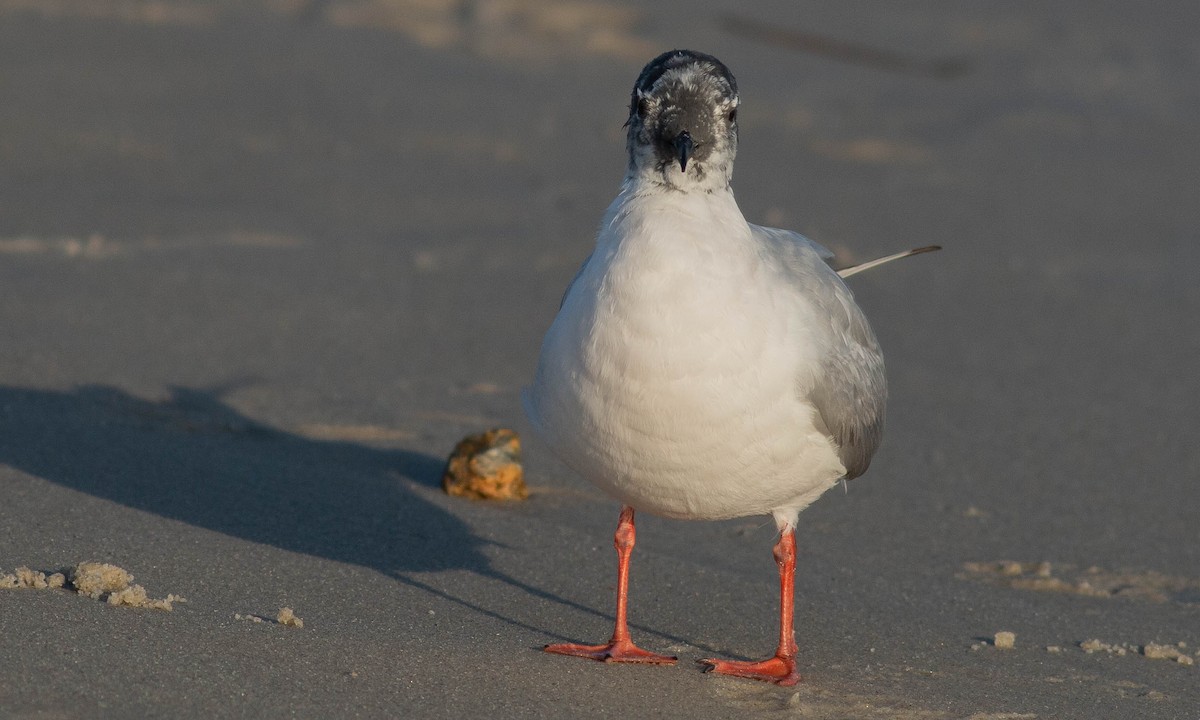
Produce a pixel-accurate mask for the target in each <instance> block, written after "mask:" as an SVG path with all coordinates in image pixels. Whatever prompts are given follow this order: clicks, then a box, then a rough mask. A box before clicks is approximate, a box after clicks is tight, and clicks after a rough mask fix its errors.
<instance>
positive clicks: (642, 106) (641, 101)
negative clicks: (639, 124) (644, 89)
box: [637, 98, 650, 120]
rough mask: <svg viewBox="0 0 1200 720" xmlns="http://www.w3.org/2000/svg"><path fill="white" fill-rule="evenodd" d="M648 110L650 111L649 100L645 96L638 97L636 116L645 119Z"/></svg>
mask: <svg viewBox="0 0 1200 720" xmlns="http://www.w3.org/2000/svg"><path fill="white" fill-rule="evenodd" d="M648 112H650V101H649V100H647V99H646V98H638V104H637V116H638V117H640V118H642V119H643V120H645V119H646V113H648Z"/></svg>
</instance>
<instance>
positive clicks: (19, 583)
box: [0, 562, 187, 611]
mask: <svg viewBox="0 0 1200 720" xmlns="http://www.w3.org/2000/svg"><path fill="white" fill-rule="evenodd" d="M0 588H8V589H17V588H28V589H34V590H46V589H51V588H65V589H68V590H74V591H75V592H76V593H78V594H80V595H83V596H85V597H89V598H91V599H93V600H101V601H103V602H106V603H108V604H109V605H112V606H124V607H133V608H150V609H152V610H166V611H170V610H172V609H174V604H175V603H179V602H187V600H186V599H185V598H182V597H180V596H178V595H175V594H174V593H171V594H168V595H167V596H166V597H165V598H162V599H159V600H155V599H152V598H151V597H150V596H149V595H147V594H146V589H145V588H144V587H142V586H141V585H137V584H134V582H133V575H131V574H130V573H129V571H127V570H125V569H124V568H120V567H117V566H116V565H109V564H107V563H97V562H81V563H78V564H77V565H75V566H73V567H71V568H68V569H66V570H64V571H63V572H53V573H50V574H47V573H44V572H38V571H34V570H30V569H29V568H27V567H24V566H22V567H19V568H17V569H16V571H14V572H13V573H9V574H6V575H2V576H0Z"/></svg>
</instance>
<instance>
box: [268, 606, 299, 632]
mask: <svg viewBox="0 0 1200 720" xmlns="http://www.w3.org/2000/svg"><path fill="white" fill-rule="evenodd" d="M275 622H277V623H279V624H280V625H285V626H287V627H294V628H302V627H304V621H303V620H301V619H300V618H298V617H296V613H294V612H292V609H291V608H290V607H285V608H280V610H279V614H278V615H276V616H275Z"/></svg>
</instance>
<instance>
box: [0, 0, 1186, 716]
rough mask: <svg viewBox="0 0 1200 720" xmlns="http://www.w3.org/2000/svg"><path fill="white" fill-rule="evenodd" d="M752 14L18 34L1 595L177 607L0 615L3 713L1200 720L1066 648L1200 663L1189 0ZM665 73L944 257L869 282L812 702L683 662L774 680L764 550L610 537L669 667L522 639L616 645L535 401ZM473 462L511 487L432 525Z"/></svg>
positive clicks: (1, 163) (788, 215)
mask: <svg viewBox="0 0 1200 720" xmlns="http://www.w3.org/2000/svg"><path fill="white" fill-rule="evenodd" d="M733 6H735V4H733V3H728V4H721V3H716V2H699V3H685V2H682V0H668V1H667V2H663V3H658V4H655V5H653V6H647V7H642V6H640V5H634V4H632V3H630V4H625V3H623V2H620V1H619V0H605V1H604V2H599V3H584V2H577V1H575V0H569V1H566V2H562V3H546V4H544V5H543V4H541V3H535V2H532V0H505V1H504V2H501V1H500V0H491V1H488V0H477V1H476V2H466V3H456V2H450V0H445V2H438V1H437V0H426V1H423V2H416V1H415V0H391V1H388V0H324V1H321V0H308V1H306V0H293V1H289V0H247V1H246V2H225V1H220V0H190V1H185V0H155V1H151V0H55V1H54V2H27V1H23V0H0V574H4V573H11V572H12V571H13V570H14V569H15V568H17V567H18V566H27V567H29V568H32V569H34V570H37V571H42V572H46V573H50V572H51V571H56V570H59V569H62V568H65V567H70V566H74V565H75V564H76V563H79V562H81V561H96V562H103V563H112V564H114V565H117V566H120V567H122V568H125V569H126V570H128V571H129V572H130V573H132V574H133V575H135V576H136V578H137V582H138V583H140V584H142V585H144V587H145V588H146V590H147V592H149V593H150V595H151V596H152V597H155V598H158V597H165V596H167V595H168V593H171V594H177V595H179V596H183V597H186V598H187V599H188V602H187V603H184V604H180V605H177V606H176V607H175V608H174V609H173V610H172V611H171V612H160V611H156V610H146V609H136V608H127V607H116V606H110V605H108V604H105V603H104V602H97V601H95V600H92V599H90V598H87V597H82V596H80V595H77V594H75V593H73V592H70V591H68V590H63V589H54V588H49V589H43V590H34V589H0V640H2V645H3V648H4V652H3V653H0V717H4V718H39V719H41V718H47V719H48V718H109V717H113V718H117V717H120V718H129V717H148V718H212V717H222V718H225V717H232V718H237V717H246V718H260V717H261V718H274V717H299V718H329V717H363V718H377V717H431V718H439V717H455V718H457V717H623V718H630V717H645V718H657V717H662V718H676V717H679V718H682V717H687V718H701V719H703V718H738V717H750V716H754V717H805V718H830V719H833V718H903V719H908V718H920V719H922V720H924V719H927V718H932V719H942V718H975V719H976V720H984V719H991V720H999V719H1001V718H1010V719H1012V718H1172V719H1174V718H1185V719H1195V718H1198V717H1200V711H1198V710H1197V708H1200V663H1197V664H1196V665H1192V666H1187V665H1185V664H1183V663H1181V662H1178V661H1175V660H1171V659H1165V658H1157V659H1156V658H1151V657H1147V656H1145V655H1143V654H1141V653H1140V652H1137V651H1133V652H1126V653H1124V654H1118V653H1116V652H1107V651H1093V652H1091V653H1088V652H1085V651H1084V650H1083V649H1082V648H1081V647H1080V644H1081V643H1085V642H1086V641H1089V640H1098V641H1100V643H1102V644H1107V645H1108V646H1110V647H1133V648H1137V647H1140V646H1143V645H1147V644H1150V643H1154V644H1157V645H1161V646H1174V647H1177V648H1178V647H1179V646H1178V645H1177V644H1178V643H1180V642H1183V643H1185V644H1186V645H1185V646H1184V648H1183V649H1182V652H1183V653H1186V654H1190V655H1195V654H1196V653H1197V651H1200V519H1198V518H1200V499H1198V498H1200V486H1198V485H1197V479H1198V478H1200V445H1198V444H1197V442H1196V434H1197V429H1198V428H1200V415H1198V414H1197V410H1196V403H1195V400H1196V398H1197V397H1200V373H1197V372H1196V368H1197V362H1198V360H1197V358H1200V319H1198V318H1200V283H1198V282H1197V280H1196V268H1197V267H1198V266H1200V242H1198V241H1200V195H1198V192H1197V188H1198V187H1200V133H1197V132H1196V128H1197V120H1196V119H1197V118H1198V117H1200V83H1197V82H1196V78H1197V77H1200V42H1198V40H1197V33H1196V28H1197V27H1200V5H1197V4H1196V3H1195V2H1194V0H1186V1H1185V0H1178V1H1175V0H1164V1H1163V2H1156V3H1153V4H1136V3H1128V2H1115V1H1095V0H1092V1H1088V2H1084V1H1083V0H1059V1H1056V2H1010V3H983V2H960V1H958V0H954V1H950V0H945V1H939V2H924V3H918V2H907V1H906V2H890V3H867V2H846V3H834V2H828V3H814V2H783V1H782V0H778V1H777V0H761V1H759V2H752V3H747V4H740V5H737V7H738V8H739V9H737V10H736V11H734V10H730V9H729V7H733ZM673 46H682V47H692V48H695V49H699V50H704V51H707V52H711V53H713V54H715V55H717V56H718V57H720V58H722V59H723V60H725V61H726V63H727V64H728V65H729V66H730V67H731V68H732V69H733V71H734V73H735V74H736V75H737V77H738V80H739V85H740V88H741V93H742V100H743V105H742V110H741V111H740V119H741V125H742V127H741V141H742V146H741V153H740V156H739V160H738V167H737V173H736V177H735V189H736V191H737V193H738V197H739V199H740V202H741V205H742V208H743V210H744V211H745V213H746V215H747V217H748V218H749V219H750V220H751V221H754V222H760V223H766V224H772V225H779V226H783V227H789V228H794V229H796V230H799V231H802V232H804V233H806V234H808V235H810V236H812V237H813V238H814V239H816V240H818V241H820V242H822V243H825V244H827V245H829V246H830V247H832V248H834V249H835V250H837V251H839V252H841V253H843V254H845V255H848V256H851V257H855V258H860V259H865V258H869V257H872V256H875V255H879V254H884V253H887V252H893V251H896V250H899V249H903V248H907V247H914V246H917V245H925V244H931V243H937V244H941V245H943V246H945V248H946V249H945V250H944V251H943V252H941V253H938V254H934V255H927V256H922V257H919V258H914V259H911V260H905V261H903V262H901V263H897V264H895V265H892V266H889V267H888V268H886V269H880V270H877V271H872V272H870V273H866V274H863V275H860V276H858V277H856V278H854V279H853V280H852V281H851V285H852V286H853V287H854V289H855V291H856V293H857V295H858V298H859V300H860V302H861V304H862V305H863V306H864V308H865V309H866V311H867V314H868V316H869V317H870V318H871V319H872V322H873V324H874V326H875V328H876V331H877V333H878V335H879V337H880V340H881V342H882V344H883V346H884V349H885V352H886V354H887V358H888V363H889V366H888V367H889V376H890V381H891V391H892V392H891V398H892V399H891V406H890V414H889V418H888V430H887V436H886V439H885V443H884V446H883V448H882V450H881V451H880V453H879V454H878V455H877V456H876V459H875V462H874V464H873V466H872V468H871V470H870V472H869V473H868V474H867V475H866V476H865V477H863V478H861V479H858V480H855V481H853V482H851V483H849V485H848V487H847V492H845V493H843V492H842V491H841V490H835V491H833V492H830V493H829V494H828V495H827V496H826V497H824V498H823V499H822V500H821V501H820V502H818V503H817V504H816V505H815V506H813V507H812V508H810V509H809V510H807V511H806V512H805V513H803V514H802V516H801V524H800V527H799V529H798V531H797V543H798V546H799V549H800V556H799V562H798V567H797V612H796V615H797V617H796V631H797V639H798V641H799V644H800V666H801V667H800V670H801V672H802V674H803V675H804V677H805V681H804V682H803V683H802V684H801V685H800V686H798V687H796V688H793V689H782V688H778V687H775V686H771V685H766V684H760V683H754V682H750V681H743V680H736V679H729V678H722V677H714V676H712V675H706V674H703V673H702V672H700V669H699V667H698V666H697V665H695V664H694V662H693V661H694V660H695V659H698V658H700V657H704V656H706V655H710V654H720V655H727V656H733V657H743V658H748V657H753V656H761V655H765V654H767V653H768V652H769V651H770V650H771V648H772V643H773V638H774V633H775V626H774V623H775V619H774V618H775V613H776V601H777V600H776V588H777V579H776V575H775V570H774V565H773V563H772V560H771V551H770V547H771V544H772V539H773V538H772V535H773V528H772V526H771V524H770V523H769V522H768V521H767V520H766V519H758V518H748V519H744V520H741V521H735V522H726V523H681V522H669V521H664V520H659V519H656V518H653V517H649V516H644V515H643V516H639V526H638V529H639V537H638V541H639V542H638V546H637V550H636V551H635V555H634V566H633V578H632V590H631V620H632V622H633V626H634V627H633V632H634V635H635V638H636V639H638V640H639V641H640V642H641V643H642V644H643V645H645V646H646V647H648V648H649V649H651V650H656V651H660V652H664V651H665V652H671V653H674V654H678V655H679V656H680V658H681V662H680V663H679V664H678V665H676V666H673V667H634V666H613V665H601V664H599V663H590V662H585V661H583V660H578V659H574V658H563V657H557V656H550V655H547V654H544V653H541V652H539V650H538V649H539V648H540V647H541V646H542V645H543V644H545V643H547V642H555V641H564V640H567V641H590V642H598V641H601V640H604V639H606V638H607V636H608V633H609V632H610V631H611V617H612V616H611V613H612V601H613V600H612V594H613V581H614V573H615V564H614V555H613V552H612V545H611V537H612V532H613V529H614V527H615V522H616V518H617V510H618V508H617V505H616V503H615V502H613V501H611V500H609V499H607V498H606V497H604V496H603V495H602V494H601V493H600V492H599V491H597V490H595V489H594V488H592V487H591V486H589V485H587V484H586V483H584V482H583V481H582V480H580V479H579V478H577V477H575V476H574V475H572V474H571V473H570V472H569V471H567V470H566V469H565V468H564V467H563V466H562V465H561V464H560V463H559V462H558V461H556V460H555V459H554V458H553V457H551V456H550V455H549V453H548V452H547V450H546V448H545V447H544V446H542V445H541V444H539V443H538V441H537V439H536V438H534V437H531V436H529V434H528V428H527V426H526V425H525V423H524V420H523V419H522V417H521V413H520V410H519V400H518V392H519V388H520V387H521V385H522V384H524V383H525V382H527V381H528V379H529V377H530V374H531V373H532V370H533V363H534V360H535V358H536V353H537V349H538V343H539V341H540V338H541V335H542V333H543V332H544V330H545V329H546V327H547V326H548V325H549V322H550V320H551V318H552V317H553V314H554V312H555V310H556V308H557V305H558V299H559V296H560V295H561V293H562V290H563V288H564V286H565V285H566V283H567V282H568V280H569V279H570V278H571V276H572V275H573V273H574V272H575V269H576V267H577V265H578V263H579V262H580V261H581V260H582V259H583V258H584V257H585V256H586V255H587V253H588V252H589V250H590V247H591V242H592V237H593V232H594V229H595V226H596V223H597V222H598V221H599V218H600V215H601V213H602V211H603V209H604V208H605V206H606V205H607V204H608V202H609V201H610V200H611V198H612V196H613V195H614V194H615V191H616V188H617V185H618V183H619V180H620V176H621V173H622V170H623V167H624V155H623V153H624V144H623V136H622V129H621V124H622V122H623V121H624V114H625V103H626V102H627V98H628V92H629V87H630V86H631V84H632V82H633V79H634V77H635V76H636V74H637V71H638V70H639V69H640V67H641V65H642V64H643V63H644V62H645V61H646V60H648V59H649V58H650V57H652V56H653V55H654V54H656V53H657V52H659V51H661V50H664V49H668V48H670V47H673ZM492 426H511V427H515V428H516V429H518V430H520V431H522V432H523V433H524V438H523V439H524V441H525V448H524V449H525V458H526V471H527V476H526V479H527V482H528V483H529V486H530V488H531V493H532V494H531V496H530V498H529V499H528V500H526V501H524V502H521V503H516V504H505V505H494V504H485V503H481V502H472V501H468V500H464V499H461V498H451V497H448V496H446V495H445V494H443V492H442V490H441V488H440V486H439V483H440V479H441V470H442V465H443V462H444V458H445V456H446V455H447V454H448V453H449V452H450V450H451V449H452V448H453V447H454V445H455V443H456V442H457V441H458V440H459V439H460V438H461V437H462V436H464V435H466V434H467V433H471V432H479V431H481V430H483V429H485V428H487V427H492ZM1003 561H1012V562H1014V563H1018V565H1015V566H1011V565H1010V566H1007V567H1009V568H1010V569H1011V568H1014V567H1015V570H1014V571H1013V572H1012V573H1008V574H1006V571H1005V569H1004V568H1005V567H1006V566H1004V565H1002V564H1001V563H1002V562H1003ZM971 563H973V564H972V565H969V564H971ZM1039 563H1050V565H1049V566H1048V568H1049V569H1048V570H1047V572H1048V573H1049V574H1050V575H1049V577H1052V578H1057V579H1058V580H1059V582H1050V581H1048V580H1047V576H1046V574H1045V573H1042V574H1040V575H1039V570H1038V567H1039V565H1038V564H1039ZM1093 568H1094V569H1093ZM1089 578H1091V580H1089ZM1114 578H1116V579H1115V580H1114ZM1084 581H1087V583H1088V584H1087V587H1088V588H1091V590H1092V591H1090V592H1089V591H1087V590H1086V589H1083V590H1081V588H1082V587H1083V586H1081V585H1080V583H1081V582H1084ZM1093 581H1094V582H1093ZM284 607H288V608H291V609H292V610H293V611H294V612H295V615H296V616H297V617H300V618H303V621H304V627H303V628H292V627H284V626H282V625H280V624H278V623H271V622H261V623H255V622H247V621H245V620H244V619H239V618H238V617H237V616H242V617H243V618H245V617H246V616H251V615H252V616H257V617H263V618H268V619H270V618H275V617H276V615H277V613H278V612H279V610H280V608H284ZM1000 632H1012V633H1014V634H1015V643H1014V647H1013V648H1012V649H1011V650H1003V649H999V648H996V647H994V646H993V645H991V643H992V642H993V638H994V637H995V635H996V634H997V633H1000ZM1048 646H1054V647H1057V648H1059V651H1057V652H1052V651H1049V650H1047V649H1046V648H1047V647H1048ZM1089 647H1101V645H1089ZM1151 654H1162V653H1161V652H1160V651H1157V650H1155V651H1154V652H1152V653H1151ZM1167 654H1169V653H1167ZM1197 659H1200V658H1197Z"/></svg>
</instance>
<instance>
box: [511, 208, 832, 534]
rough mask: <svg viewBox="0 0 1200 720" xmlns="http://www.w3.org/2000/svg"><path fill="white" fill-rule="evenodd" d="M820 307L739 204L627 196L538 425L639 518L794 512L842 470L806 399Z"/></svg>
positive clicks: (541, 377) (563, 329)
mask: <svg viewBox="0 0 1200 720" xmlns="http://www.w3.org/2000/svg"><path fill="white" fill-rule="evenodd" d="M806 307H807V306H806V305H805V304H804V303H803V302H800V301H798V298H797V296H796V293H795V291H794V290H793V289H791V288H789V287H788V286H787V284H786V283H781V282H778V277H777V269H776V268H774V267H772V266H771V264H770V256H769V255H767V254H764V253H762V252H761V251H760V248H758V247H756V246H755V244H754V243H753V241H752V238H751V236H750V231H749V227H748V226H747V224H746V222H745V220H744V219H743V217H742V215H741V212H740V211H739V210H738V208H737V205H736V203H735V202H734V200H733V197H732V195H731V194H728V193H726V194H724V195H721V196H713V195H703V196H694V195H688V194H684V193H661V194H655V195H649V196H639V195H636V194H633V193H631V192H628V191H627V192H623V193H622V194H621V195H620V196H618V198H617V200H616V202H614V204H613V206H612V208H610V210H609V213H608V215H607V216H606V218H605V224H604V226H603V227H602V229H601V233H600V237H599V239H598V241H597V247H596V252H595V253H594V254H593V256H592V258H591V260H590V261H589V262H588V264H587V266H586V267H585V268H584V270H583V271H582V273H581V275H580V276H579V278H578V279H577V280H576V282H575V284H574V285H573V286H572V288H571V290H570V292H569V294H568V296H567V298H566V299H565V302H564V304H563V307H562V309H561V310H560V311H559V314H558V317H557V318H556V319H555V321H554V324H553V326H552V327H551V329H550V331H549V332H548V333H547V335H546V339H545V341H544V343H543V348H542V356H541V360H540V362H539V366H538V371H537V376H536V379H535V382H534V385H533V386H532V387H531V388H530V392H529V394H528V397H527V409H528V412H529V415H530V418H531V420H532V421H533V423H534V425H535V426H536V428H537V429H538V431H539V435H541V436H542V437H544V438H545V439H546V440H547V442H549V443H550V445H551V446H552V447H553V448H554V449H555V451H556V453H557V454H559V455H560V457H562V459H563V460H564V461H565V462H566V463H567V464H568V465H570V466H571V467H573V468H574V469H575V470H576V471H577V472H579V473H581V474H582V475H583V476H584V477H585V478H587V479H588V480H590V481H591V482H593V483H595V484H596V485H598V486H599V487H601V488H602V489H604V490H606V491H607V492H609V493H610V494H612V495H614V496H615V497H617V498H618V499H619V500H621V501H622V502H625V503H628V504H630V505H633V506H634V507H636V508H638V509H640V510H645V511H649V512H653V513H656V514H660V515H665V516H668V517H680V518H706V519H715V518H726V517H737V516H743V515H753V514H761V513H771V512H776V513H779V512H780V511H783V512H785V513H786V514H789V515H794V513H795V512H796V511H798V510H800V509H802V508H803V507H804V506H806V505H807V504H808V503H810V502H811V501H812V500H814V499H815V498H816V497H817V496H819V495H820V494H821V493H822V492H824V490H826V489H828V488H829V487H830V486H832V485H833V484H834V483H835V482H836V481H837V479H838V478H839V477H841V475H842V474H843V473H844V468H843V467H842V465H841V463H840V462H839V461H838V458H837V453H836V450H835V448H834V447H833V445H832V443H831V441H830V440H829V438H828V437H827V436H826V433H825V432H824V431H823V428H821V427H820V422H819V419H816V418H815V411H814V409H813V408H812V406H811V405H810V404H809V403H807V402H805V401H804V400H803V399H801V398H800V397H799V395H798V392H797V379H798V378H799V377H801V376H803V375H804V374H805V370H806V368H809V367H812V366H814V365H815V362H816V361H815V358H814V357H812V355H811V353H810V352H809V351H808V346H806V343H805V342H804V339H805V338H804V336H805V332H804V327H805V325H806V318H805V316H804V315H805V312H806V309H805V308H806Z"/></svg>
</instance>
